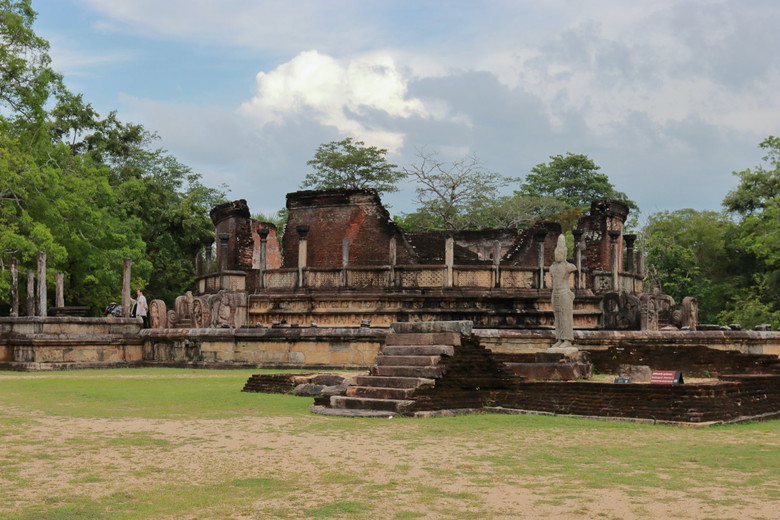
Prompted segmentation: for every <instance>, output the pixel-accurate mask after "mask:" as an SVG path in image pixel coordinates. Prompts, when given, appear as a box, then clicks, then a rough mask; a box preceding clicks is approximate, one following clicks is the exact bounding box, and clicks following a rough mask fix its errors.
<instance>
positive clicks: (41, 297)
mask: <svg viewBox="0 0 780 520" xmlns="http://www.w3.org/2000/svg"><path fill="white" fill-rule="evenodd" d="M47 307H48V302H47V301H46V252H45V251H38V316H44V317H45V316H47V315H48V308H47Z"/></svg>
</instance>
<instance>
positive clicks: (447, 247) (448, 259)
mask: <svg viewBox="0 0 780 520" xmlns="http://www.w3.org/2000/svg"><path fill="white" fill-rule="evenodd" d="M444 264H445V265H446V266H447V277H446V278H445V280H444V287H452V284H453V279H452V277H453V275H452V267H453V265H454V264H455V240H454V239H453V238H452V237H447V239H446V240H445V241H444Z"/></svg>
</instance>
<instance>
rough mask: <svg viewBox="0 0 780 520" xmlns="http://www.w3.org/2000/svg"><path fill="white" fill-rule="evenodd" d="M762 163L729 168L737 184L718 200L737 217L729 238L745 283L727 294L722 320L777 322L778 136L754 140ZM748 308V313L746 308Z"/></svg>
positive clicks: (779, 268)
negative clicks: (761, 153) (738, 259)
mask: <svg viewBox="0 0 780 520" xmlns="http://www.w3.org/2000/svg"><path fill="white" fill-rule="evenodd" d="M759 147H760V148H762V149H763V150H764V153H765V155H764V156H763V157H762V160H763V161H764V162H765V163H767V164H766V165H759V166H756V167H755V168H752V169H750V168H748V169H746V170H743V171H741V172H733V173H734V175H736V176H737V177H739V185H738V186H737V188H736V189H734V190H732V191H730V192H729V193H728V194H727V195H726V197H725V198H724V200H723V205H724V206H725V208H726V210H727V211H729V212H731V213H732V214H734V215H735V216H736V217H737V218H739V219H740V221H739V225H738V228H737V232H736V233H735V236H734V238H733V244H734V248H735V249H736V250H737V252H738V254H739V255H740V257H741V259H742V261H743V264H744V268H743V270H742V272H744V273H745V276H746V278H747V281H746V282H745V283H744V284H743V287H741V289H740V290H739V291H735V293H734V294H733V295H732V297H731V299H730V300H731V301H730V308H729V309H727V310H726V311H724V313H723V314H722V315H723V317H724V318H728V319H731V320H742V322H743V324H744V323H746V324H748V325H755V324H757V323H772V324H773V325H775V326H778V325H780V304H778V302H780V251H778V248H777V244H778V241H780V138H777V137H774V136H769V137H767V138H766V139H765V140H764V141H762V142H761V143H760V144H759ZM748 310H749V311H750V312H749V313H748V312H747V311H748Z"/></svg>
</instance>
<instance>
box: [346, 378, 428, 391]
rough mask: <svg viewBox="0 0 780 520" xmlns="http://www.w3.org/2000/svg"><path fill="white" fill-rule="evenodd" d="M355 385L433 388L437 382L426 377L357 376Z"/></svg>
mask: <svg viewBox="0 0 780 520" xmlns="http://www.w3.org/2000/svg"><path fill="white" fill-rule="evenodd" d="M355 384H356V385H358V386H380V387H383V388H432V387H433V386H434V385H435V384H436V381H435V380H434V379H428V378H424V377H398V376H396V377H392V376H355Z"/></svg>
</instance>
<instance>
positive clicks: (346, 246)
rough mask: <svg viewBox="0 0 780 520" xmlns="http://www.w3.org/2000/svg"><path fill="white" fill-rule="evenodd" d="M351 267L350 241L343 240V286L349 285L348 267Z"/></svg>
mask: <svg viewBox="0 0 780 520" xmlns="http://www.w3.org/2000/svg"><path fill="white" fill-rule="evenodd" d="M348 265H349V239H348V238H342V239H341V286H342V287H345V286H346V285H347V266H348Z"/></svg>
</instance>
